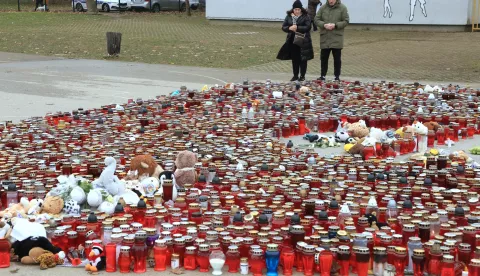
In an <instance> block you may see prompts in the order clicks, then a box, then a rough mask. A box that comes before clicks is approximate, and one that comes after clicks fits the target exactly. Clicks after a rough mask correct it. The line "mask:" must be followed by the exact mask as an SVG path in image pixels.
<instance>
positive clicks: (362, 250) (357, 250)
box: [354, 247, 370, 254]
mask: <svg viewBox="0 0 480 276" xmlns="http://www.w3.org/2000/svg"><path fill="white" fill-rule="evenodd" d="M354 251H355V253H359V254H369V253H370V249H368V247H356V248H354Z"/></svg>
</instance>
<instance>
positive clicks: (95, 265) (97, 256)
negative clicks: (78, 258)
mask: <svg viewBox="0 0 480 276" xmlns="http://www.w3.org/2000/svg"><path fill="white" fill-rule="evenodd" d="M88 260H89V263H88V264H87V265H86V266H85V270H86V271H90V272H98V271H100V270H103V269H104V268H105V264H106V262H105V256H104V254H103V247H102V246H101V245H100V244H95V245H93V246H92V251H90V255H89V256H88Z"/></svg>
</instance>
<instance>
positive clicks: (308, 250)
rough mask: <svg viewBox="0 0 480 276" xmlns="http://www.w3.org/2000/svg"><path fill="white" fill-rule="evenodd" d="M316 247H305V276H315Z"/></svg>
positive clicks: (303, 257)
mask: <svg viewBox="0 0 480 276" xmlns="http://www.w3.org/2000/svg"><path fill="white" fill-rule="evenodd" d="M314 255H315V247H313V245H305V246H304V247H303V256H302V259H303V269H304V271H303V274H304V275H305V276H313V266H314Z"/></svg>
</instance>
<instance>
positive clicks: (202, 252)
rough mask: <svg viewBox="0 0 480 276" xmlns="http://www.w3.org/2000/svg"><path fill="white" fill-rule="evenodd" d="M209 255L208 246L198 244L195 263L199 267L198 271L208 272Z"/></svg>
mask: <svg viewBox="0 0 480 276" xmlns="http://www.w3.org/2000/svg"><path fill="white" fill-rule="evenodd" d="M209 256H210V247H209V245H208V244H200V245H199V251H198V254H197V263H198V266H199V267H200V272H208V271H209V268H210V262H209V259H208V258H209Z"/></svg>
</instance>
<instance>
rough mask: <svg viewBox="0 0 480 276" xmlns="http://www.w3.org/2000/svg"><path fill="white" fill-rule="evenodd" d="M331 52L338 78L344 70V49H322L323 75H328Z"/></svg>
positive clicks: (334, 70) (334, 71) (321, 63)
mask: <svg viewBox="0 0 480 276" xmlns="http://www.w3.org/2000/svg"><path fill="white" fill-rule="evenodd" d="M330 52H332V53H333V73H334V75H335V77H336V78H338V77H340V73H341V71H342V49H322V51H321V52H320V66H321V71H322V72H321V76H322V77H325V76H326V75H327V72H328V59H329V58H330Z"/></svg>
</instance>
